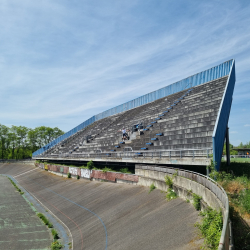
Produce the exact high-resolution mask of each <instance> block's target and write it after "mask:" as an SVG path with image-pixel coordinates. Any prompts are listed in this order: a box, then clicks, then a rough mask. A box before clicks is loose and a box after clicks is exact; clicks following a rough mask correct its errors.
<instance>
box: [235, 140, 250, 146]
mask: <svg viewBox="0 0 250 250" xmlns="http://www.w3.org/2000/svg"><path fill="white" fill-rule="evenodd" d="M235 148H250V141H249V142H247V143H246V144H243V143H242V142H241V143H240V144H239V146H238V147H235Z"/></svg>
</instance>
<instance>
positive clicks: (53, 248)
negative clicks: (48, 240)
mask: <svg viewBox="0 0 250 250" xmlns="http://www.w3.org/2000/svg"><path fill="white" fill-rule="evenodd" d="M62 248H63V245H62V244H61V243H60V242H58V241H55V242H53V243H52V244H51V250H59V249H62Z"/></svg>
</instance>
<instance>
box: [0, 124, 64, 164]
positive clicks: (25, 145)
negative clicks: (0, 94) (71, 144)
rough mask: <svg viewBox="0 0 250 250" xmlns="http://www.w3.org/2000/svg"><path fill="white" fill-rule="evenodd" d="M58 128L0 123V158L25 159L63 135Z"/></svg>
mask: <svg viewBox="0 0 250 250" xmlns="http://www.w3.org/2000/svg"><path fill="white" fill-rule="evenodd" d="M63 134H64V132H63V131H62V130H60V129H59V128H57V127H55V128H50V127H45V126H41V127H37V128H35V129H31V128H27V127H25V126H14V125H12V126H11V127H10V128H9V127H7V126H5V125H2V124H0V159H25V158H30V157H31V156H32V152H34V151H36V150H37V149H39V148H41V147H43V146H44V145H46V144H48V143H49V142H51V141H53V140H54V139H56V138H57V137H58V136H60V135H63Z"/></svg>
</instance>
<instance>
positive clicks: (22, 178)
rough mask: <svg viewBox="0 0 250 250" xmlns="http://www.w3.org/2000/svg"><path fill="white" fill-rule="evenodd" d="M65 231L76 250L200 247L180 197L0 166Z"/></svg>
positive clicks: (193, 213)
mask: <svg viewBox="0 0 250 250" xmlns="http://www.w3.org/2000/svg"><path fill="white" fill-rule="evenodd" d="M0 174H8V175H11V176H13V177H14V178H15V179H16V180H17V181H18V183H19V184H20V185H21V187H23V188H25V189H26V190H27V191H28V192H29V193H30V194H31V195H33V196H35V197H36V198H37V199H39V200H40V201H41V202H42V203H43V204H44V205H45V206H46V207H47V208H48V209H49V210H50V211H52V213H54V214H55V215H56V216H57V217H58V218H59V219H60V220H61V221H62V222H64V223H65V224H66V225H67V227H68V228H69V230H70V232H71V234H72V237H73V249H75V250H78V249H79V250H83V249H84V250H104V249H109V250H141V249H142V250H152V249H154V250H157V249H161V250H162V249H169V250H177V249H178V250H184V249H187V250H188V249H199V246H198V245H197V244H196V241H195V239H197V237H196V229H195V227H194V223H195V222H196V221H197V220H198V212H196V211H195V209H194V208H193V206H192V205H191V204H190V203H186V202H185V201H184V200H182V199H179V198H178V199H175V200H172V201H170V202H167V201H166V200H165V193H162V192H160V190H154V191H153V192H151V193H150V194H149V193H148V191H149V188H146V187H141V186H133V185H126V184H114V183H108V182H96V181H88V180H83V179H81V180H76V179H67V178H63V177H59V176H56V175H54V174H51V173H48V172H46V171H44V170H41V169H39V168H36V167H33V166H32V165H24V164H8V163H5V164H0Z"/></svg>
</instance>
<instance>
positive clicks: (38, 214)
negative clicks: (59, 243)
mask: <svg viewBox="0 0 250 250" xmlns="http://www.w3.org/2000/svg"><path fill="white" fill-rule="evenodd" d="M37 216H38V217H39V218H40V219H41V220H42V221H43V223H44V224H45V225H46V226H48V227H49V228H52V227H53V224H52V223H51V222H50V221H49V220H48V219H47V218H46V217H45V216H44V215H43V214H41V213H37Z"/></svg>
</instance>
